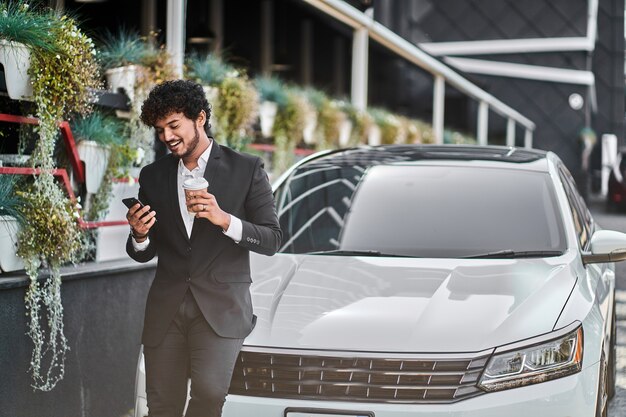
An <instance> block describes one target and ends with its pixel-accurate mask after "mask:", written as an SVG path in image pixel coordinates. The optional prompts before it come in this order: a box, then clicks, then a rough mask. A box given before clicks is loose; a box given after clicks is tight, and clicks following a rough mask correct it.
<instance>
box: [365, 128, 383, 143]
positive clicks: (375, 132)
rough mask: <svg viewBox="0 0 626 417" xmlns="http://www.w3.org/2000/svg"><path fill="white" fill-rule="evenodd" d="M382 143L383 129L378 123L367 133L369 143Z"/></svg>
mask: <svg viewBox="0 0 626 417" xmlns="http://www.w3.org/2000/svg"><path fill="white" fill-rule="evenodd" d="M380 143H381V131H380V127H378V125H372V126H371V127H370V130H369V132H368V134H367V144H368V145H371V146H378V145H380Z"/></svg>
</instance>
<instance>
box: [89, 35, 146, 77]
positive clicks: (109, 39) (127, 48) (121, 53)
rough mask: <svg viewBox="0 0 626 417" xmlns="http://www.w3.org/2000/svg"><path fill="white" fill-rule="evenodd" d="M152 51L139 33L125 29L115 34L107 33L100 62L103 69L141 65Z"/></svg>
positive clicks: (100, 50) (99, 53) (99, 56)
mask: <svg viewBox="0 0 626 417" xmlns="http://www.w3.org/2000/svg"><path fill="white" fill-rule="evenodd" d="M150 49H151V47H150V46H149V45H148V44H147V43H146V42H145V39H143V38H142V37H141V36H139V33H138V32H135V31H131V30H127V29H125V28H121V29H120V30H119V31H117V32H115V33H113V32H110V31H107V32H106V34H105V36H104V39H103V41H102V45H101V46H100V48H99V49H98V62H99V63H100V65H101V66H102V68H103V69H110V68H116V67H123V66H126V65H133V64H135V65H141V64H142V63H143V61H144V59H146V56H147V55H149V54H150V53H151V51H150Z"/></svg>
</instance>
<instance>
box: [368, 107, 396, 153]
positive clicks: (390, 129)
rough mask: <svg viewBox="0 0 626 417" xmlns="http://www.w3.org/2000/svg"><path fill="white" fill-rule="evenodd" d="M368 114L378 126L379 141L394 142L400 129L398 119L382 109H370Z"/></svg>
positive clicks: (386, 143) (384, 142) (385, 143)
mask: <svg viewBox="0 0 626 417" xmlns="http://www.w3.org/2000/svg"><path fill="white" fill-rule="evenodd" d="M370 114H371V115H372V118H373V119H374V122H375V123H376V124H377V125H378V127H379V128H380V134H381V135H380V136H381V143H382V144H383V145H392V144H394V143H396V141H397V139H398V136H399V134H400V129H401V126H400V121H399V119H398V118H397V117H396V116H394V115H393V114H391V113H389V112H388V111H387V110H383V109H371V110H370Z"/></svg>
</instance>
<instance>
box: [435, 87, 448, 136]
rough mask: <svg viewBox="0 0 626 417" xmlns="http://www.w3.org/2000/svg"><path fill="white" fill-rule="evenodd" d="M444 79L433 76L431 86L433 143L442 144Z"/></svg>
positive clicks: (444, 96)
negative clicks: (433, 79)
mask: <svg viewBox="0 0 626 417" xmlns="http://www.w3.org/2000/svg"><path fill="white" fill-rule="evenodd" d="M445 98H446V80H445V78H443V77H442V76H441V75H436V76H435V84H434V87H433V133H434V134H435V143H436V144H438V145H441V144H443V123H444V114H445V102H446V100H445Z"/></svg>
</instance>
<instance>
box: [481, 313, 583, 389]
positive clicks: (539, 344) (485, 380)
mask: <svg viewBox="0 0 626 417" xmlns="http://www.w3.org/2000/svg"><path fill="white" fill-rule="evenodd" d="M582 361H583V327H582V324H581V323H580V322H578V321H577V322H574V323H572V324H570V325H569V326H566V327H564V328H562V329H559V330H557V331H555V332H551V333H548V334H546V335H543V336H540V337H538V338H533V339H530V340H527V341H524V342H520V343H515V344H513V345H506V346H501V347H499V348H497V349H496V350H495V352H494V353H493V355H492V357H491V358H490V359H489V362H488V363H487V366H486V367H485V371H484V372H483V376H482V378H481V379H480V382H479V384H478V386H479V387H480V388H482V389H483V390H485V391H500V390H504V389H509V388H516V387H521V386H524V385H529V384H536V383H539V382H544V381H549V380H551V379H555V378H561V377H564V376H567V375H571V374H574V373H576V372H580V370H581V369H582Z"/></svg>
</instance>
